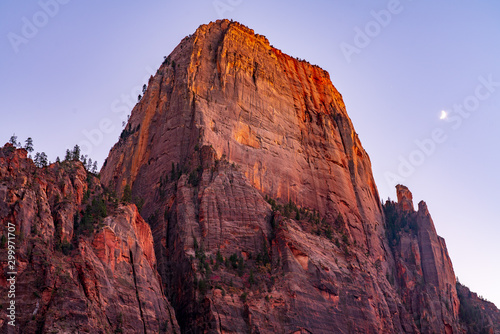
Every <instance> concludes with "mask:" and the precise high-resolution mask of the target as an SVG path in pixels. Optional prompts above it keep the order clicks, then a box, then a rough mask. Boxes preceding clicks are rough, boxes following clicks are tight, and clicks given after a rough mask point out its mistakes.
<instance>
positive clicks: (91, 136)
mask: <svg viewBox="0 0 500 334" xmlns="http://www.w3.org/2000/svg"><path fill="white" fill-rule="evenodd" d="M145 70H146V72H147V75H146V76H145V77H144V79H143V80H142V82H148V81H149V77H150V76H154V75H155V73H156V71H155V70H153V69H152V68H151V67H150V66H147V67H146V68H145ZM142 89H143V85H137V86H134V87H132V89H130V92H128V93H124V94H121V95H120V98H117V99H115V100H113V102H111V105H110V111H111V116H110V115H108V116H109V117H103V118H102V119H101V120H100V121H99V122H98V124H97V125H96V126H95V127H94V128H93V129H90V130H88V129H83V130H82V135H83V136H84V137H85V139H83V140H81V141H80V142H79V143H78V145H79V146H80V149H81V152H82V154H83V155H89V156H90V155H91V153H92V151H93V149H94V148H95V147H97V146H100V145H102V143H103V142H104V138H105V137H106V135H109V134H111V133H112V132H113V131H115V129H116V122H117V121H118V122H124V121H127V120H128V119H127V115H129V114H130V112H131V111H132V109H133V108H134V107H135V105H136V104H137V97H138V95H140V94H142V93H143V91H142ZM117 118H118V120H117Z"/></svg>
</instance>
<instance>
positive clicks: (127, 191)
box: [122, 184, 132, 203]
mask: <svg viewBox="0 0 500 334" xmlns="http://www.w3.org/2000/svg"><path fill="white" fill-rule="evenodd" d="M122 202H125V203H132V189H131V188H130V185H129V184H127V185H125V188H124V189H123V195H122Z"/></svg>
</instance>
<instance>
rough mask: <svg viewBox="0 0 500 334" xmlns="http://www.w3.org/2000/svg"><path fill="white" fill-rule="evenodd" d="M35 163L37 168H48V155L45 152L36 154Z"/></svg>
mask: <svg viewBox="0 0 500 334" xmlns="http://www.w3.org/2000/svg"><path fill="white" fill-rule="evenodd" d="M34 163H35V166H37V167H38V168H43V167H47V165H48V164H49V161H48V158H47V154H45V152H42V153H38V152H36V154H35V159H34Z"/></svg>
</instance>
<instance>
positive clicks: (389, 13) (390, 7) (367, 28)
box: [339, 0, 412, 63]
mask: <svg viewBox="0 0 500 334" xmlns="http://www.w3.org/2000/svg"><path fill="white" fill-rule="evenodd" d="M408 1H412V0H408ZM403 10H404V6H403V5H402V4H401V1H400V0H389V2H387V6H386V8H385V9H381V10H379V11H375V10H372V11H370V15H371V17H372V18H373V20H370V21H368V22H366V24H365V25H364V27H363V29H361V28H360V27H358V26H356V27H354V37H353V41H352V44H349V43H346V42H342V43H340V45H339V46H340V51H342V54H343V55H344V58H345V60H346V61H347V63H350V62H351V61H352V56H353V55H354V54H360V53H361V51H362V50H363V49H365V48H366V47H368V45H370V44H371V42H372V41H373V40H374V39H375V38H377V36H379V35H380V34H381V32H382V30H383V29H384V28H386V27H387V26H388V25H389V24H390V23H391V22H392V19H393V18H394V16H396V15H399V14H401V13H402V12H403Z"/></svg>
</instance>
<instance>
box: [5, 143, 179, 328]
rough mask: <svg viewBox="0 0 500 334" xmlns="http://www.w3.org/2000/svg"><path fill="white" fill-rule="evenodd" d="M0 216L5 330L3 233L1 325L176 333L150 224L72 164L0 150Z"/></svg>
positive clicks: (81, 167) (21, 151) (20, 151)
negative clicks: (12, 309)
mask: <svg viewBox="0 0 500 334" xmlns="http://www.w3.org/2000/svg"><path fill="white" fill-rule="evenodd" d="M108 210H109V211H110V214H109V215H108V214H107V211H108ZM0 222H1V224H0V226H1V228H2V231H1V232H2V236H6V235H7V227H8V223H12V224H14V225H15V226H16V232H15V235H16V238H15V243H16V259H17V263H16V267H17V270H16V271H17V275H16V277H17V279H16V297H15V301H16V323H17V327H15V328H14V327H11V326H9V325H8V324H7V322H8V320H9V319H7V317H6V315H7V312H8V311H7V310H6V307H5V305H8V303H9V300H8V299H7V289H8V288H9V286H10V284H8V283H7V281H6V279H7V278H8V277H10V275H7V272H9V271H11V270H7V247H6V243H5V242H4V241H5V239H3V238H2V239H3V240H2V242H1V245H0V246H1V249H0V254H1V259H2V260H1V261H2V268H3V270H2V272H1V273H0V296H1V297H0V299H1V301H2V305H4V307H3V308H2V310H1V320H0V327H1V328H2V332H5V333H7V332H8V333H35V332H36V333H54V332H57V333H82V332H87V333H104V332H120V331H121V332H128V333H130V332H134V333H145V332H165V333H176V332H177V333H179V332H180V330H179V328H178V326H177V321H176V319H175V313H174V310H173V309H172V308H171V306H170V304H169V303H168V301H167V299H166V297H165V296H164V295H163V292H162V287H161V283H160V278H159V275H158V274H157V271H156V269H155V268H156V256H155V254H154V251H153V239H152V235H151V230H150V228H149V226H148V225H147V224H146V223H145V222H144V220H143V219H142V218H141V216H140V215H139V213H138V212H137V209H136V207H135V205H118V204H117V203H116V205H114V204H113V203H112V201H111V202H110V201H109V200H108V198H107V195H105V194H104V192H103V189H102V186H101V185H100V181H99V180H98V179H97V178H96V177H95V176H93V175H91V174H90V173H88V172H87V171H86V170H85V169H84V168H83V165H82V164H81V163H80V162H74V161H67V162H63V163H55V164H52V165H50V166H48V167H46V168H43V169H40V168H36V167H35V165H34V164H33V162H32V161H31V159H28V158H27V157H26V151H25V150H22V149H18V150H16V149H15V148H14V147H12V146H10V145H9V144H7V145H6V146H4V147H3V148H0Z"/></svg>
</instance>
